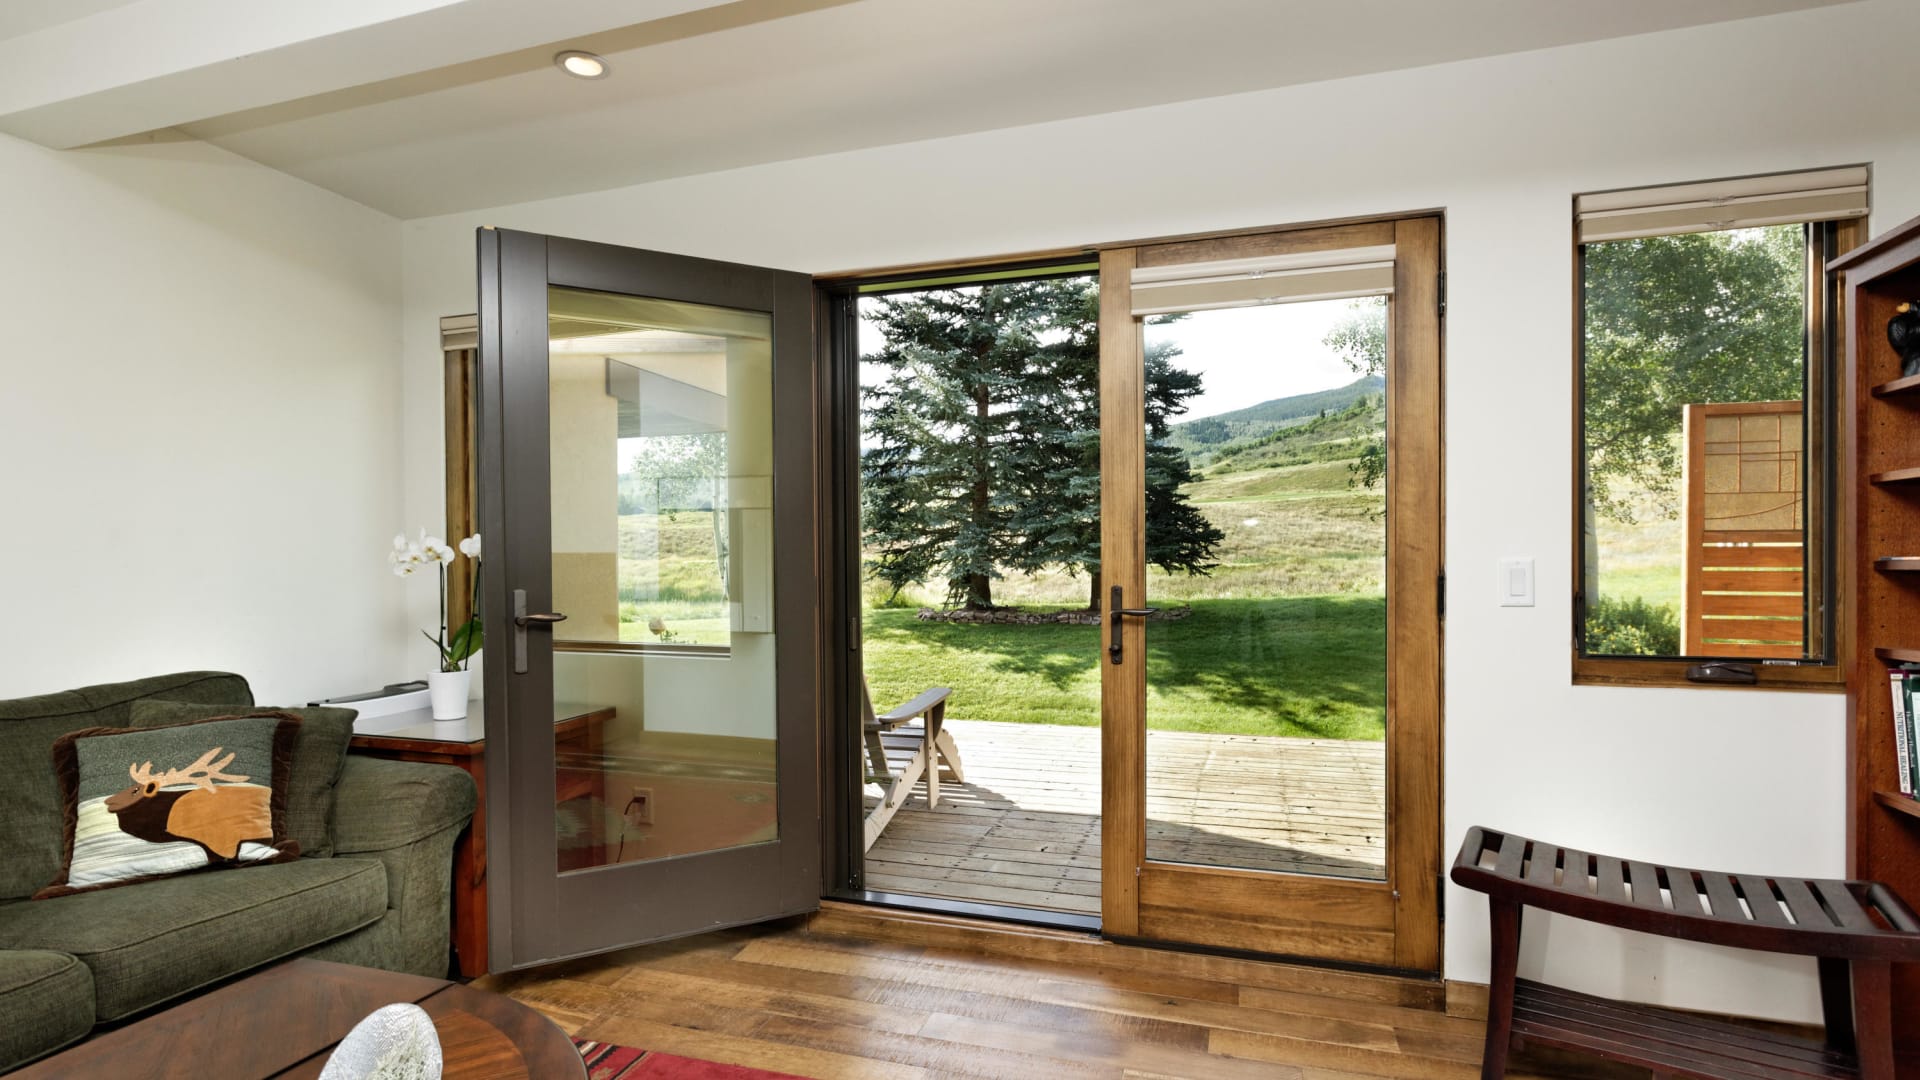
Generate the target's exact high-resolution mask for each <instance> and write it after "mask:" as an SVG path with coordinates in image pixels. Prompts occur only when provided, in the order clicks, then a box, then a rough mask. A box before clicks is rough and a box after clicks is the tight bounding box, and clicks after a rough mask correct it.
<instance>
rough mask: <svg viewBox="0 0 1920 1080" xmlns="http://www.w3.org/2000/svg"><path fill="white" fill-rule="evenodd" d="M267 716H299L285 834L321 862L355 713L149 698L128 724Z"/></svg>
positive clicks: (328, 850) (329, 841)
mask: <svg viewBox="0 0 1920 1080" xmlns="http://www.w3.org/2000/svg"><path fill="white" fill-rule="evenodd" d="M268 713H285V714H287V715H290V716H297V717H299V718H300V737H299V739H297V740H296V741H295V742H294V744H293V772H292V773H291V774H289V776H288V778H287V835H289V836H291V837H293V839H294V841H295V842H297V843H298V844H299V845H300V854H302V855H311V856H314V857H316V858H325V857H327V856H329V855H331V854H333V789H334V786H335V785H337V784H339V783H340V773H341V772H342V770H344V769H345V768H346V764H347V742H348V741H349V740H350V739H352V738H353V720H354V717H356V716H358V715H359V714H358V713H356V712H354V711H353V710H352V709H335V708H329V707H327V706H324V705H313V706H308V707H306V708H298V709H248V710H245V711H243V712H238V713H236V712H235V710H234V709H233V707H232V706H230V705H202V704H199V703H197V702H191V701H157V700H153V699H149V700H146V701H136V702H134V704H133V712H132V713H131V714H130V715H129V716H128V723H129V724H130V725H131V726H133V727H137V728H149V727H164V726H166V725H168V724H180V723H185V722H187V721H190V720H212V719H216V718H219V717H224V716H235V715H239V716H263V715H266V714H268Z"/></svg>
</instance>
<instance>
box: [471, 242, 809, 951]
mask: <svg viewBox="0 0 1920 1080" xmlns="http://www.w3.org/2000/svg"><path fill="white" fill-rule="evenodd" d="M478 256H479V269H480V274H479V282H480V290H479V292H480V295H479V331H480V333H479V350H478V358H479V363H478V369H479V376H480V393H479V410H478V423H477V427H478V431H479V436H480V439H479V450H478V455H477V459H478V461H479V470H478V471H479V478H480V483H479V505H480V520H481V530H482V532H483V534H484V535H485V537H486V554H487V563H486V570H485V573H484V574H482V575H481V588H480V599H481V604H480V608H481V611H482V618H483V620H484V622H485V626H486V635H487V641H488V648H489V652H488V659H489V661H490V663H488V664H487V666H486V669H485V671H486V676H485V677H486V687H485V702H486V731H487V746H486V769H485V774H486V777H485V785H484V786H485V791H484V793H483V794H484V798H485V800H486V811H487V818H488V820H489V821H490V822H492V823H493V827H491V828H489V829H488V830H487V831H486V845H487V850H486V864H487V876H488V881H487V900H486V904H487V908H486V910H487V919H488V943H489V959H490V962H491V964H492V966H493V968H494V970H504V969H507V968H513V967H526V966H530V965H534V964H539V963H543V962H546V961H550V960H554V959H558V958H562V957H568V956H578V955H582V954H586V953H593V952H599V951H603V950H606V949H613V948H619V947H622V946H626V945H631V944H637V943H640V942H646V941H655V940H659V939H661V938H667V937H674V936H678V935H682V934H691V933H699V932H702V931H705V930H712V929H716V928H719V927H724V926H736V925H741V924H744V923H751V922H757V921H760V920H763V919H768V918H774V917H778V916H782V915H791V914H795V913H799V912H803V911H808V910H812V909H813V908H815V907H817V906H818V904H819V897H820V890H821V877H820V851H821V836H820V829H819V801H818V792H819V782H820V781H819V742H820V740H819V731H818V727H817V724H818V717H819V708H818V702H817V693H818V683H817V672H818V671H819V668H820V658H819V651H818V650H819V633H818V629H819V601H818V596H817V595H816V590H815V588H814V576H813V573H812V570H813V567H814V563H815V553H816V551H817V548H818V545H819V543H820V539H819V537H818V535H817V533H816V521H817V518H816V515H815V513H814V507H813V506H812V504H811V497H810V496H811V492H812V489H813V484H814V482H815V478H816V472H815V470H816V466H817V461H818V458H817V452H816V448H817V447H818V445H819V440H820V431H819V422H820V421H819V417H818V415H817V413H816V411H815V410H814V408H813V393H814V385H815V370H814V362H813V347H812V346H813V308H814V296H813V286H812V282H811V280H810V279H809V278H807V277H806V276H804V275H801V274H794V273H788V272H784V271H778V270H770V269H764V268H759V267H751V266H740V265H737V264H731V263H718V262H712V261H709V260H704V259H695V258H688V257H685V256H677V255H666V254H662V253H659V252H649V251H638V250H634V249H631V248H621V247H613V246H610V245H606V244H594V243H589V242H586V241H580V240H568V239H563V238H560V237H549V236H540V235H536V234H532V233H522V232H515V231H512V230H507V229H481V230H480V231H479V233H478Z"/></svg>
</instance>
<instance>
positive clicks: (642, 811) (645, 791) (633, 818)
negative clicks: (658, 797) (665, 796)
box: [620, 787, 653, 825]
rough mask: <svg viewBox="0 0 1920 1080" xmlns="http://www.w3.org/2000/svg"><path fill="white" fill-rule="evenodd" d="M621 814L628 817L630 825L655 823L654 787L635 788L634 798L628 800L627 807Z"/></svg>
mask: <svg viewBox="0 0 1920 1080" xmlns="http://www.w3.org/2000/svg"><path fill="white" fill-rule="evenodd" d="M620 816H621V817H624V818H626V819H627V824H629V825H651V824H653V789H652V788H643V787H637V788H634V789H633V798H631V799H629V800H627V808H626V809H625V810H623V811H621V814H620Z"/></svg>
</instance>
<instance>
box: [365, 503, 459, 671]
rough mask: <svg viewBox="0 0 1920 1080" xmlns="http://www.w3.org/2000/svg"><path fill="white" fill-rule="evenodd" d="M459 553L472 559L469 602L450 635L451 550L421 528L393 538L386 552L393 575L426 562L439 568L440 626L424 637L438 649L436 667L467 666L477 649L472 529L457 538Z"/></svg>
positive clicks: (421, 568) (406, 572)
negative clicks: (462, 621)
mask: <svg viewBox="0 0 1920 1080" xmlns="http://www.w3.org/2000/svg"><path fill="white" fill-rule="evenodd" d="M460 553H461V554H463V555H465V556H467V557H468V558H470V559H472V560H473V561H474V564H475V566H474V574H473V604H472V607H471V608H470V609H469V610H471V611H472V613H473V614H472V615H471V617H469V618H468V619H467V621H466V623H465V624H464V625H461V626H459V627H456V628H454V630H453V632H452V634H451V635H449V634H448V632H447V567H448V566H449V565H450V564H451V563H452V562H453V557H454V551H453V549H452V548H450V547H448V546H447V542H446V541H445V540H442V539H440V538H439V537H437V536H428V535H427V530H426V529H425V528H422V529H421V530H420V533H419V536H418V537H417V538H416V539H414V540H412V541H409V540H408V539H407V536H406V534H405V533H400V534H399V535H397V536H395V537H394V538H393V550H392V551H389V552H388V553H387V564H388V565H389V566H390V567H392V569H393V574H394V576H395V577H412V576H413V575H415V574H417V573H422V572H424V571H425V570H426V569H427V568H428V567H429V566H431V567H434V568H436V569H438V570H439V571H440V627H439V630H440V632H439V635H438V636H435V635H434V634H428V633H427V632H426V631H425V630H422V631H420V632H421V633H422V634H426V637H427V640H428V641H431V642H433V644H434V647H435V648H436V649H438V650H439V651H440V670H441V671H459V670H462V669H464V668H465V667H466V666H467V663H468V661H469V659H470V658H471V657H472V656H473V654H474V653H476V652H479V651H480V645H481V630H480V571H479V562H480V534H478V533H475V534H474V535H472V536H469V537H467V538H466V539H465V540H462V541H460Z"/></svg>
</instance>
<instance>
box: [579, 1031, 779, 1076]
mask: <svg viewBox="0 0 1920 1080" xmlns="http://www.w3.org/2000/svg"><path fill="white" fill-rule="evenodd" d="M573 1045H575V1046H577V1047H579V1048H580V1056H581V1057H582V1058H583V1059H585V1061H586V1063H587V1080H805V1078H804V1077H799V1076H795V1075H793V1074H792V1073H777V1072H768V1071H767V1070H765V1069H749V1068H747V1067H746V1066H745V1065H722V1064H720V1063H719V1062H717V1061H701V1060H700V1059H698V1058H685V1057H679V1056H677V1055H675V1054H661V1053H655V1052H654V1051H651V1050H636V1049H634V1048H633V1047H631V1046H615V1045H613V1044H612V1043H603V1042H594V1041H592V1040H591V1039H575V1040H573Z"/></svg>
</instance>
